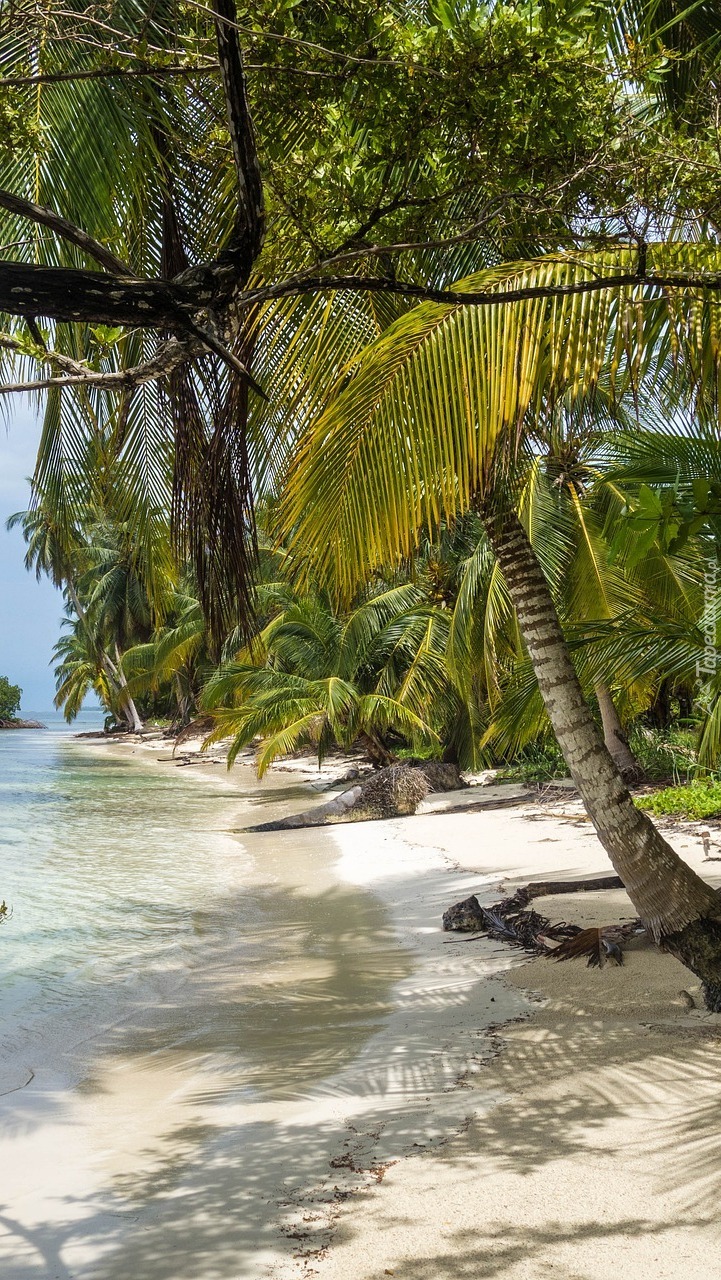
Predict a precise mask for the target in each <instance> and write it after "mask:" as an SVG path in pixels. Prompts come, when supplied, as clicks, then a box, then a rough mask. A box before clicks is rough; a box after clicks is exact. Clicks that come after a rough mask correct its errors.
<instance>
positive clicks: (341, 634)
mask: <svg viewBox="0 0 721 1280" xmlns="http://www.w3.org/2000/svg"><path fill="white" fill-rule="evenodd" d="M283 594H284V596H285V599H284V600H283V603H282V607H281V608H280V609H279V610H278V612H277V613H276V615H275V616H274V617H273V618H272V619H271V621H270V622H269V623H268V624H267V626H266V627H265V628H264V629H263V630H262V631H261V632H260V634H259V635H258V636H257V637H256V638H255V639H254V641H253V642H252V645H251V646H250V648H249V650H248V651H247V652H246V653H245V654H244V655H240V657H241V660H240V661H237V662H235V663H232V664H229V665H228V666H226V667H223V668H221V669H220V670H219V671H218V673H217V674H216V675H214V676H213V677H212V678H211V679H210V681H209V682H208V684H207V686H206V689H205V691H204V694H203V706H204V708H205V709H206V710H212V711H213V714H214V718H215V720H216V728H215V730H214V731H213V734H212V735H211V737H210V739H209V741H217V740H219V739H222V738H227V737H231V738H232V739H233V743H232V746H231V749H230V753H229V760H230V761H232V760H233V759H235V757H236V755H237V753H238V751H239V750H240V749H241V748H242V747H245V746H247V745H249V744H250V743H251V742H252V741H253V740H254V739H255V738H256V737H260V738H261V743H260V747H259V751H258V771H259V773H260V774H262V773H264V772H265V770H266V769H267V768H268V765H269V764H270V763H271V762H272V760H273V759H275V758H276V757H277V756H278V755H282V754H287V753H289V752H292V751H295V750H297V749H298V748H299V747H301V746H303V745H305V744H311V745H312V746H313V747H314V748H315V749H316V750H317V751H318V755H319V758H322V757H323V755H324V754H325V753H326V752H327V750H328V749H329V748H330V747H331V746H333V745H337V746H345V747H348V746H351V745H352V744H353V743H355V742H361V743H362V744H363V745H364V746H365V748H366V750H367V751H368V754H369V756H370V758H371V759H372V760H373V761H374V762H375V763H376V764H388V763H390V761H391V760H392V759H393V745H394V740H395V743H396V744H398V745H400V744H402V743H407V744H410V745H411V746H412V747H414V748H416V749H428V748H429V747H434V746H436V747H439V746H440V744H441V743H445V744H447V745H448V746H450V748H451V749H452V751H453V754H454V755H456V757H457V758H458V757H460V760H461V763H462V764H464V765H470V766H471V767H472V766H473V765H474V764H475V763H476V762H477V758H478V752H477V741H478V736H479V735H478V727H477V714H476V713H475V712H474V708H473V706H472V704H469V703H468V702H467V701H465V700H464V699H463V697H462V696H461V694H460V691H459V690H458V688H457V687H456V686H455V685H454V683H453V681H452V680H451V679H450V677H449V674H448V669H447V663H446V649H447V643H448V631H449V623H450V615H449V613H448V611H447V610H444V609H440V608H437V607H434V606H432V605H430V604H429V603H428V601H427V599H426V597H425V593H424V591H423V588H422V587H421V586H420V585H418V584H413V583H408V584H405V585H402V586H396V587H390V588H387V589H385V590H384V589H380V590H378V589H377V590H376V591H374V592H371V593H368V592H366V593H364V595H365V598H363V599H362V600H361V601H360V603H358V604H357V605H356V607H355V608H353V609H352V610H351V611H350V612H348V613H346V614H345V615H338V614H335V613H334V612H333V610H332V609H331V608H330V606H329V603H328V600H327V598H325V597H324V596H323V595H322V594H319V593H318V592H309V593H308V594H305V595H302V596H300V597H296V598H290V599H288V598H287V594H288V593H287V588H286V589H285V591H284V593H283ZM389 735H390V736H389Z"/></svg>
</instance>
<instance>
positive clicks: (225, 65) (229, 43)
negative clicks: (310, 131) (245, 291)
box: [214, 0, 265, 284]
mask: <svg viewBox="0 0 721 1280" xmlns="http://www.w3.org/2000/svg"><path fill="white" fill-rule="evenodd" d="M214 12H215V19H216V21H215V29H216V38H217V44H218V57H219V60H220V74H221V79H222V81H223V91H224V93H225V104H226V110H227V115H228V129H229V132H230V142H231V146H232V150H233V159H234V162H235V170H236V174H237V179H238V213H237V215H236V219H235V225H234V227H233V231H232V233H231V235H230V239H229V240H228V242H227V244H226V245H225V247H224V249H223V253H222V255H221V262H222V261H225V262H227V263H228V264H229V265H230V266H231V267H232V269H233V271H234V273H235V278H236V282H239V283H240V284H245V282H246V280H247V279H248V277H249V275H250V273H251V271H252V269H253V264H254V263H255V260H256V258H257V257H258V254H259V253H260V250H261V246H262V244H263V235H264V231H265V208H264V202H263V181H262V178H261V174H260V165H259V163H258V153H257V150H256V146H255V136H254V133H253V123H252V120H251V117H250V108H249V106H248V98H247V94H246V88H245V75H244V73H243V58H242V54H241V50H240V44H239V41H238V31H237V24H236V21H235V16H236V15H235V2H234V0H214Z"/></svg>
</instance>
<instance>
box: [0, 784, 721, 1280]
mask: <svg viewBox="0 0 721 1280" xmlns="http://www.w3.org/2000/svg"><path fill="white" fill-rule="evenodd" d="M171 767H172V766H171ZM189 772H191V770H189ZM192 772H195V770H192ZM217 772H218V773H219V772H220V770H217ZM233 777H234V778H236V775H235V774H234V775H233ZM224 785H225V784H224ZM227 801H228V793H227V790H226V795H225V797H224V802H223V803H224V806H225V805H226V804H227ZM287 803H288V805H289V806H290V807H291V808H297V807H301V806H300V802H299V801H298V799H297V798H296V799H295V800H292V801H291V800H289V801H288V802H287ZM566 811H567V813H568V814H569V815H570V816H569V817H568V819H565V818H563V817H559V816H557V815H556V816H552V815H549V814H548V813H547V812H540V811H539V812H537V813H534V812H531V811H528V810H524V811H520V810H508V809H505V810H499V811H497V812H484V813H479V812H476V813H472V812H471V813H457V814H448V813H444V814H441V815H439V814H428V815H424V816H418V817H416V818H411V819H403V820H397V821H394V822H386V823H363V824H357V825H353V826H345V827H334V828H331V829H325V830H323V831H318V830H311V831H305V832H288V833H283V834H282V837H280V838H279V837H278V835H277V834H275V833H268V834H267V835H265V834H263V835H257V836H253V837H250V838H249V839H251V841H252V842H255V843H254V844H253V848H254V850H255V852H256V853H257V855H258V859H259V865H261V866H263V868H264V875H265V876H266V877H267V878H268V879H272V880H273V881H274V883H275V884H276V885H278V886H280V887H281V889H282V890H283V891H284V892H286V893H288V894H291V895H296V896H297V901H298V902H300V900H301V899H303V898H304V897H305V898H307V900H308V903H309V909H310V904H317V903H318V902H320V903H327V904H328V910H329V912H330V913H331V914H329V915H328V916H327V917H326V918H325V922H324V917H323V915H322V913H321V915H320V916H314V917H313V919H314V925H313V928H315V929H317V930H318V937H319V946H318V954H317V959H315V960H313V961H312V964H310V967H309V952H308V948H307V947H304V948H302V949H301V948H299V949H298V950H297V951H296V950H294V948H293V945H292V942H288V945H289V947H290V953H289V955H288V957H287V958H286V959H282V958H279V960H278V964H277V966H275V968H274V969H273V970H272V971H269V972H268V973H267V975H266V979H265V981H266V987H265V995H264V997H263V998H264V999H266V1000H268V1001H270V1002H272V1003H273V1002H274V1003H275V1006H276V1007H277V1009H278V1012H279V1016H280V1017H281V1018H282V1019H283V1018H287V1025H288V1027H289V1035H290V1034H291V1032H293V1031H297V1027H298V1026H299V1025H300V1026H302V1025H304V1024H303V1023H300V1024H299V1023H297V1022H294V1021H293V1018H295V1017H296V1012H297V1006H298V1003H299V1002H300V1003H301V1004H303V1003H304V1002H305V1003H307V1002H309V1001H312V1000H313V999H314V993H315V992H316V991H318V992H321V991H323V990H324V988H323V985H322V984H323V969H324V965H327V964H328V959H327V958H324V952H323V946H322V940H323V931H324V929H325V928H326V927H327V928H329V929H330V928H331V927H335V928H336V930H337V916H334V915H333V912H334V911H338V910H340V911H341V912H342V911H347V912H349V911H351V910H353V909H354V908H353V904H354V902H355V901H356V900H355V899H354V898H353V892H354V886H360V887H363V888H366V889H371V890H372V892H373V893H374V894H375V895H377V896H378V897H379V898H380V899H381V900H382V902H383V903H384V904H385V907H386V908H387V910H388V911H389V912H390V916H391V920H392V923H393V926H394V931H395V936H394V938H391V937H388V938H385V937H384V940H383V944H382V948H381V951H382V955H381V956H380V958H379V957H378V956H377V955H374V952H373V950H371V949H369V948H368V947H364V944H363V937H362V928H360V927H358V926H357V925H355V927H354V923H355V922H354V921H353V919H352V917H350V916H349V917H348V928H347V944H346V943H343V941H342V939H343V935H342V934H341V942H342V945H341V953H343V951H344V950H345V954H346V956H347V962H348V963H347V967H348V973H347V977H346V979H345V982H346V987H345V988H344V990H345V998H346V999H347V1000H348V1001H349V1002H352V1001H353V999H354V991H355V989H356V984H357V983H359V981H360V972H361V971H362V970H363V968H364V966H367V965H369V964H373V963H383V964H384V965H385V966H386V967H387V972H388V973H389V974H392V972H393V969H394V966H395V968H396V970H397V972H398V974H399V976H398V979H397V981H396V984H395V987H394V989H393V995H392V999H391V1000H390V1002H389V1005H388V1007H387V1009H385V1010H384V1012H383V1013H382V1016H381V1017H380V1018H379V1019H378V1018H377V1017H376V1019H375V1022H374V1025H373V1026H370V1027H369V1033H368V1037H367V1038H366V1039H365V1040H364V1042H363V1043H361V1044H360V1046H359V1049H358V1051H357V1052H354V1053H352V1054H350V1056H348V1055H345V1057H344V1055H343V1054H338V1053H337V1052H336V1059H337V1062H338V1065H337V1067H336V1066H335V1065H334V1061H335V1060H334V1057H333V1053H332V1052H331V1048H332V1046H331V1048H329V1046H328V1045H325V1044H324V1043H323V1041H322V1037H321V1038H320V1039H319V1043H318V1046H317V1047H318V1070H317V1072H316V1075H315V1080H314V1083H312V1084H311V1085H307V1084H306V1085H304V1087H303V1089H302V1090H301V1092H300V1093H299V1094H298V1095H296V1096H293V1095H292V1091H290V1092H289V1091H288V1090H287V1089H286V1090H283V1088H282V1087H281V1088H279V1089H278V1091H277V1096H268V1095H267V1094H266V1095H265V1096H264V1097H263V1098H262V1099H261V1100H259V1099H258V1096H257V1095H255V1094H251V1093H249V1092H248V1091H247V1090H245V1091H244V1090H243V1088H242V1087H239V1081H238V1079H237V1073H236V1075H235V1076H234V1072H233V1063H232V1062H229V1061H228V1060H227V1055H226V1057H225V1058H224V1057H223V1055H222V1053H218V1052H217V1051H214V1050H213V1048H212V1046H209V1047H208V1052H207V1053H204V1054H200V1055H197V1056H196V1060H195V1061H194V1060H192V1059H191V1058H189V1057H188V1055H175V1056H170V1055H167V1054H164V1053H163V1052H162V1047H157V1046H156V1047H155V1048H154V1049H153V1050H152V1051H148V1049H147V1048H144V1047H143V1046H144V1041H143V1037H142V1036H138V1044H137V1051H136V1052H132V1051H131V1050H132V1042H131V1044H130V1046H129V1045H128V1044H127V1043H126V1044H124V1045H123V1046H122V1048H123V1052H122V1054H120V1053H118V1054H116V1055H114V1054H113V1052H112V1045H110V1046H108V1045H107V1044H104V1045H103V1052H102V1054H97V1053H96V1052H95V1047H94V1046H93V1045H90V1046H89V1048H88V1071H87V1074H86V1084H85V1087H84V1089H80V1090H76V1091H74V1092H72V1093H69V1092H68V1090H67V1088H66V1087H65V1085H64V1083H63V1081H62V1079H61V1078H60V1076H58V1078H57V1079H55V1080H54V1079H53V1077H52V1073H46V1075H45V1077H44V1079H43V1080H42V1082H40V1083H39V1082H38V1081H33V1082H32V1083H31V1084H30V1085H28V1087H27V1088H22V1089H21V1090H19V1091H18V1092H17V1093H15V1094H13V1095H9V1094H8V1095H6V1096H5V1097H3V1098H0V1104H2V1111H3V1114H2V1115H1V1116H0V1122H1V1123H2V1129H1V1130H0V1132H1V1133H2V1137H1V1138H0V1201H2V1202H3V1204H4V1206H5V1207H4V1208H3V1209H2V1211H0V1229H2V1227H3V1226H4V1227H5V1236H0V1274H1V1275H2V1277H3V1280H53V1278H54V1277H62V1278H63V1280H70V1278H71V1277H72V1280H121V1277H122V1280H127V1277H133V1278H134V1280H244V1278H245V1277H255V1276H270V1275H272V1276H273V1277H275V1278H276V1280H291V1278H292V1277H300V1276H309V1275H314V1274H318V1275H319V1277H320V1278H321V1280H336V1278H338V1280H340V1277H343V1280H371V1277H373V1278H374V1280H375V1278H376V1277H379V1276H383V1275H385V1274H395V1275H396V1276H401V1277H405V1278H406V1280H457V1278H458V1280H460V1278H461V1277H463V1278H465V1277H468V1278H469V1280H470V1278H471V1277H473V1278H474V1280H477V1278H478V1280H481V1278H482V1277H491V1276H498V1277H501V1278H503V1280H506V1278H508V1280H520V1278H521V1277H523V1278H524V1280H546V1277H551V1276H553V1277H562V1278H563V1280H601V1277H603V1278H604V1280H605V1278H606V1277H607V1275H608V1274H609V1273H611V1274H613V1273H614V1272H620V1270H621V1269H623V1272H624V1273H626V1272H627V1271H630V1272H631V1274H633V1275H634V1276H635V1277H644V1278H645V1277H647V1276H648V1277H664V1278H665V1277H673V1278H678V1280H681V1278H682V1277H683V1278H684V1280H685V1277H686V1274H687V1272H689V1273H691V1274H694V1275H695V1276H697V1277H702V1280H705V1278H706V1277H708V1278H709V1280H711V1277H715V1276H716V1275H719V1274H721V1263H719V1262H718V1258H719V1257H721V1252H719V1244H720V1243H721V1241H720V1240H719V1234H720V1229H719V1227H718V1226H717V1225H716V1223H717V1212H716V1210H717V1200H718V1190H719V1184H720V1183H721V1167H720V1166H719V1143H718V1139H719V1137H721V1134H720V1133H719V1129H721V1119H720V1118H719V1117H720V1116H721V1109H720V1108H719V1107H718V1103H717V1097H718V1091H719V1083H720V1075H721V1072H720V1070H719V1065H720V1064H719V1055H718V1038H717V1037H718V1035H719V1031H718V1027H717V1026H716V1023H717V1022H718V1019H710V1018H708V1017H706V1016H705V1015H703V1014H701V1013H694V1012H692V1013H691V1014H689V1013H688V1011H687V1008H686V1002H685V1001H684V999H683V998H682V997H680V996H679V994H678V993H679V991H680V990H681V988H687V989H690V988H689V975H688V974H687V972H686V971H685V970H683V969H682V968H681V966H678V965H677V964H676V962H674V961H672V960H670V959H669V958H668V957H659V956H658V955H657V954H656V953H655V952H652V951H649V950H644V949H642V948H639V949H636V950H633V951H630V952H629V953H628V955H627V962H626V966H625V967H624V969H622V970H617V969H615V968H611V967H610V966H608V967H607V968H605V969H604V970H603V972H602V973H597V972H595V971H589V970H587V969H586V968H585V966H583V965H582V964H581V965H580V966H579V965H578V964H577V963H574V964H572V965H565V966H556V965H553V964H552V963H550V962H547V961H534V962H533V963H532V964H530V965H524V964H522V959H523V957H521V956H519V955H518V954H511V953H509V952H508V951H507V949H505V948H502V947H500V946H496V945H494V944H491V943H489V942H487V941H483V942H470V943H469V942H462V941H460V940H457V939H455V938H454V939H451V940H449V937H448V935H444V934H443V933H442V932H441V930H440V916H441V913H442V911H443V909H444V908H445V907H446V906H447V905H449V904H450V903H451V902H453V901H455V900H457V899H459V898H461V897H465V896H467V894H468V893H469V892H477V893H479V894H481V896H482V898H483V900H485V901H486V902H491V901H493V900H494V899H495V898H496V897H498V896H500V895H499V893H498V888H499V885H500V883H501V881H502V880H503V881H505V882H506V883H508V882H509V881H510V882H511V883H524V882H525V881H526V880H528V879H534V878H543V879H548V878H561V877H563V876H568V877H577V876H581V875H584V874H593V873H602V874H608V871H609V867H608V863H607V860H606V857H605V855H604V853H603V851H602V850H601V848H600V846H599V845H598V843H597V841H596V839H595V836H594V835H593V833H592V830H591V828H590V825H589V824H588V823H586V822H584V821H582V820H579V817H578V814H577V812H576V810H575V807H574V805H573V804H572V803H569V804H568V805H567V806H566ZM262 816H263V817H265V816H266V814H265V813H262ZM239 825H242V824H241V823H239ZM243 839H244V840H245V839H246V838H245V837H243ZM676 843H677V847H679V849H680V852H682V854H683V855H684V856H686V857H688V858H689V860H690V861H693V862H694V864H695V865H697V866H698V865H700V858H701V856H702V851H701V846H700V841H699V840H698V838H697V836H696V835H695V834H693V833H692V834H691V835H689V836H682V837H681V838H680V839H677V841H676ZM684 846H685V847H684ZM331 850H335V862H334V856H333V854H332V853H331ZM709 865H710V866H713V864H709ZM714 869H715V868H714ZM706 870H708V868H706ZM709 878H711V877H709ZM601 898H603V901H599V899H601ZM624 898H625V895H623V894H620V893H619V894H615V895H592V901H593V899H595V902H594V903H593V905H590V903H589V901H587V900H586V899H585V897H583V896H579V898H578V900H576V901H574V902H573V903H569V902H568V900H567V899H559V900H558V903H557V904H553V903H548V902H544V903H542V909H543V910H544V911H545V912H546V914H552V915H556V916H558V917H565V918H579V919H586V918H589V919H597V916H596V914H595V913H596V909H598V910H599V911H601V912H602V915H603V918H602V919H600V920H599V921H598V922H599V923H604V922H606V917H608V918H609V919H615V918H619V916H623V915H626V914H627V915H632V914H633V912H632V909H631V908H630V904H629V903H628V902H627V900H626V901H624ZM361 901H362V900H361V899H358V902H359V903H360V902H361ZM571 908H573V911H574V912H576V916H574V915H573V914H572V910H571ZM314 909H315V907H314ZM589 912H590V913H591V914H590V916H589V915H588V913H589ZM283 945H284V946H285V945H286V939H285V938H284V944H283ZM409 954H410V956H411V957H412V964H411V963H410V962H409ZM336 963H337V961H336ZM314 966H315V967H314ZM509 966H510V967H511V968H512V973H511V974H510V977H506V978H503V979H502V978H501V977H500V976H499V975H500V974H501V973H502V972H503V971H504V970H507V969H508V968H509ZM354 975H355V976H354ZM243 980H244V975H243V974H242V973H240V972H238V971H237V970H234V969H233V965H232V957H231V956H230V955H223V956H215V957H210V958H209V972H208V975H207V986H206V987H203V986H202V985H201V990H200V994H201V997H202V998H207V999H215V1000H217V999H222V998H224V996H223V993H224V992H225V993H226V995H227V996H228V998H230V996H231V994H232V995H233V996H234V995H235V991H236V987H237V984H238V983H242V982H243ZM524 987H528V988H530V989H531V990H537V991H542V992H543V993H545V997H546V1003H545V1004H544V1005H543V1006H541V1005H539V1003H538V998H537V997H530V998H529V997H528V996H527V995H526V994H525V993H524V990H523V988H524ZM349 1008H350V1003H349ZM509 1019H517V1021H511V1022H509V1021H508V1020H509ZM504 1023H505V1025H502V1024H504ZM308 1025H309V1026H310V1025H312V1024H311V1023H309V1024H308ZM352 1034H353V1035H357V1031H354V1032H353V1033H352ZM350 1036H351V1031H350V1030H349V1037H350ZM275 1043H276V1044H277V1040H276V1041H275ZM333 1043H335V1042H333ZM349 1043H350V1040H349ZM291 1047H292V1042H291ZM304 1047H305V1048H307V1047H308V1046H307V1045H306V1046H304ZM269 1051H270V1052H271V1053H272V1052H273V1049H272V1044H271V1047H270V1050H269ZM324 1055H325V1060H324ZM241 1083H242V1082H241ZM281 1083H282V1082H281ZM3 1250H4V1252H3Z"/></svg>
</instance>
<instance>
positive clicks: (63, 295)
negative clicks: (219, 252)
mask: <svg viewBox="0 0 721 1280" xmlns="http://www.w3.org/2000/svg"><path fill="white" fill-rule="evenodd" d="M214 296H215V294H214V287H213V281H212V280H211V281H203V280H199V281H195V282H194V283H193V285H192V286H191V285H190V284H187V285H186V284H184V283H182V282H179V281H173V280H131V279H128V278H127V277H126V278H125V279H119V278H118V277H117V276H110V275H103V274H101V273H100V272H97V271H80V270H76V269H75V268H71V267H44V266H38V265H36V264H35V263H26V262H0V311H4V312H6V313H7V314H8V315H14V316H30V317H35V316H47V317H48V318H49V319H52V320H61V321H75V320H79V321H81V322H84V323H85V324H108V325H130V326H132V327H133V328H146V329H152V328H155V329H161V330H162V329H171V330H176V329H177V328H179V327H182V321H183V319H184V316H183V312H190V313H193V312H196V311H199V310H201V309H202V308H203V307H204V306H206V305H207V304H208V303H212V302H213V300H214Z"/></svg>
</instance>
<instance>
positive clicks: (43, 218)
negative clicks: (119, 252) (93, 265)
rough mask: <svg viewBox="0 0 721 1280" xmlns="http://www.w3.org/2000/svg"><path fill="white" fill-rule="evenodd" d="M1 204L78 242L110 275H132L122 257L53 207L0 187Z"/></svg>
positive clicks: (1, 206)
mask: <svg viewBox="0 0 721 1280" xmlns="http://www.w3.org/2000/svg"><path fill="white" fill-rule="evenodd" d="M0 208H3V209H7V210H8V211H9V212H10V213H16V214H18V216H19V217H21V218H28V219H29V221H30V222H38V223H40V225H41V226H43V227H49V228H50V230H51V231H54V232H55V233H56V235H59V236H61V237H62V239H63V240H69V241H70V243H71V244H74V245H77V247H78V248H79V249H82V250H84V252H85V253H88V254H90V256H91V257H92V258H95V261H96V262H99V263H100V265H101V266H103V267H105V268H106V269H107V270H108V271H112V273H113V275H118V276H125V277H133V276H134V275H135V273H134V272H133V271H131V269H130V267H129V266H128V265H127V263H125V262H123V260H122V258H118V257H116V255H115V254H114V253H112V251H111V250H110V249H106V247H105V245H104V244H101V243H100V241H99V240H96V239H95V238H94V237H93V236H91V235H88V232H87V231H83V230H82V228H81V227H76V226H75V224H74V223H73V222H68V220H67V218H63V217H62V216H61V215H60V214H59V213H55V212H54V210H52V209H47V208H45V206H44V205H40V204H33V202H32V201H31V200H23V199H22V197H21V196H16V195H13V193H12V191H4V190H3V189H2V188H0Z"/></svg>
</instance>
